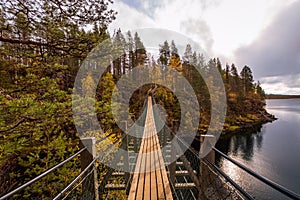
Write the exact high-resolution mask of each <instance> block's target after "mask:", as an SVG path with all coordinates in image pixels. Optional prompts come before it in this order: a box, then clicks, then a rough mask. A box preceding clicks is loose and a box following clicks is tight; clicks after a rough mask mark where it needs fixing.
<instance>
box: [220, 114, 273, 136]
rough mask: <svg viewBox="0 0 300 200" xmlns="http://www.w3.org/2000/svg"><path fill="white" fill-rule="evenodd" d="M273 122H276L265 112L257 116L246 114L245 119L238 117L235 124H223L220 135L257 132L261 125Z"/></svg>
mask: <svg viewBox="0 0 300 200" xmlns="http://www.w3.org/2000/svg"><path fill="white" fill-rule="evenodd" d="M275 120H277V118H276V117H275V116H274V115H272V114H270V113H268V112H267V111H262V112H260V113H257V114H248V115H247V116H246V117H241V116H238V117H237V119H236V121H235V122H232V123H230V124H229V123H225V124H224V128H223V131H222V135H227V134H235V133H241V132H252V133H253V132H258V131H260V129H261V127H262V125H263V124H266V123H269V122H273V121H275Z"/></svg>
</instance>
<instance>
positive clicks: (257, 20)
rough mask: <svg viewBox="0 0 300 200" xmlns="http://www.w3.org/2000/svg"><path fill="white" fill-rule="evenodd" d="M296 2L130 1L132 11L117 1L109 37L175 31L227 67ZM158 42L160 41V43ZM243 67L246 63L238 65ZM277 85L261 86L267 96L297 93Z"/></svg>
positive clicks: (281, 84) (238, 0)
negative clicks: (155, 30) (138, 31)
mask: <svg viewBox="0 0 300 200" xmlns="http://www.w3.org/2000/svg"><path fill="white" fill-rule="evenodd" d="M123 1H127V0H123ZM296 1H297V0H285V1H283V0H263V1H262V0H226V1H224V0H223V1H222V0H185V1H182V0H144V1H138V0H133V2H134V3H131V5H132V6H135V8H134V7H130V6H128V5H126V4H125V3H123V2H121V1H118V2H115V5H114V9H115V10H116V11H118V13H119V14H118V15H117V19H116V21H115V22H113V24H112V25H111V26H110V27H109V28H110V32H111V33H112V30H114V29H116V28H119V27H120V28H121V29H122V30H123V31H127V30H134V29H139V28H145V27H147V28H164V29H169V30H172V31H177V32H179V33H181V34H184V35H186V36H188V37H190V38H192V39H193V40H194V41H195V42H197V43H198V44H200V46H201V47H203V48H206V50H207V51H208V53H209V55H210V57H216V56H218V57H220V58H221V60H222V62H224V61H226V62H229V63H231V62H236V60H233V59H235V53H236V52H237V51H236V50H237V49H239V48H240V47H243V46H246V45H249V44H251V43H253V41H255V40H256V39H257V38H258V37H259V36H260V35H262V34H263V33H264V32H265V31H266V27H268V26H269V25H270V24H271V23H272V22H273V20H274V19H275V18H276V16H277V15H278V13H280V12H281V11H282V10H284V9H286V8H287V6H289V5H290V4H291V3H293V2H296ZM137 5H138V6H137ZM153 38H155V36H153ZM172 39H173V38H171V36H166V38H165V40H169V41H170V40H172ZM162 42H163V40H162V41H161V42H160V43H162ZM156 43H157V42H156ZM249 53H251V52H249ZM299 59H300V56H299ZM246 64H249V63H243V64H242V65H246ZM251 67H253V66H252V65H251ZM266 67H271V66H266ZM254 71H255V70H254ZM254 76H255V77H256V76H258V77H262V76H261V74H255V73H254ZM263 76H265V74H264V75H263ZM290 78H291V77H290ZM292 78H294V77H292ZM261 80H263V79H261ZM265 80H267V79H265ZM278 81H283V82H282V83H279V82H274V84H271V83H264V84H263V86H264V87H265V89H266V91H267V92H268V93H269V92H272V91H274V92H275V91H278V88H280V91H289V92H293V93H295V92H298V88H297V87H294V88H291V84H288V83H287V82H286V79H278ZM276 88H277V89H276ZM299 93H300V91H299Z"/></svg>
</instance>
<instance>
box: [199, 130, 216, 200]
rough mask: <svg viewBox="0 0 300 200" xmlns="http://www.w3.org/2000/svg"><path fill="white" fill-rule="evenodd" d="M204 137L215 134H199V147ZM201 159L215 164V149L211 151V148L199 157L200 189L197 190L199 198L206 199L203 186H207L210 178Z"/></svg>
mask: <svg viewBox="0 0 300 200" xmlns="http://www.w3.org/2000/svg"><path fill="white" fill-rule="evenodd" d="M205 137H207V138H214V137H215V136H213V135H201V136H200V147H201V143H203V142H204V139H205ZM203 160H208V161H209V162H211V163H213V164H215V151H213V149H212V150H211V151H210V152H209V153H208V154H207V155H206V156H205V157H204V158H202V159H200V160H199V161H200V169H199V170H200V177H199V179H200V186H201V188H200V191H199V200H201V199H206V197H205V194H204V192H203V191H204V190H205V187H207V185H208V184H209V182H210V181H211V180H209V179H211V175H210V172H209V170H208V169H207V167H206V165H205V164H204V162H203Z"/></svg>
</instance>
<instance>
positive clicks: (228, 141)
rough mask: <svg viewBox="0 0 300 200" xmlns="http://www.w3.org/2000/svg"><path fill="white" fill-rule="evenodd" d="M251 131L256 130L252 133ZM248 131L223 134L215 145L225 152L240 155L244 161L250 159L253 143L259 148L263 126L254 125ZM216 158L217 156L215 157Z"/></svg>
mask: <svg viewBox="0 0 300 200" xmlns="http://www.w3.org/2000/svg"><path fill="white" fill-rule="evenodd" d="M252 131H256V133H255V134H253V132H252ZM252 131H250V132H249V131H248V132H246V131H245V132H241V133H237V134H234V135H230V136H225V137H223V138H222V139H221V140H219V141H218V143H217V144H216V147H217V148H218V149H220V150H221V151H222V152H224V153H225V154H230V155H232V156H238V154H239V155H241V156H242V158H243V159H244V160H246V161H250V160H252V157H253V151H254V145H256V147H257V149H258V150H259V149H260V148H261V147H262V143H263V132H264V131H263V128H262V126H261V125H260V126H257V127H255V129H254V130H252ZM216 159H217V160H218V159H219V157H217V158H216Z"/></svg>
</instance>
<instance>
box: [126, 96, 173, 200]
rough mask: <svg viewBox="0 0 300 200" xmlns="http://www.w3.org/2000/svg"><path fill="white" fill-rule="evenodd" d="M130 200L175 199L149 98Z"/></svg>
mask: <svg viewBox="0 0 300 200" xmlns="http://www.w3.org/2000/svg"><path fill="white" fill-rule="evenodd" d="M143 136H144V137H143V139H142V142H141V148H140V151H139V155H138V159H137V165H136V167H135V171H134V176H133V181H132V184H131V187H130V192H129V196H128V199H129V200H134V199H145V200H150V199H151V200H156V199H170V200H172V199H173V196H172V192H171V188H170V183H169V179H168V177H167V172H166V168H165V165H164V160H163V156H162V152H161V148H160V144H159V139H158V136H157V132H156V127H155V121H154V115H153V109H152V99H151V97H149V98H148V107H147V115H146V120H145V129H144V135H143Z"/></svg>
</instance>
